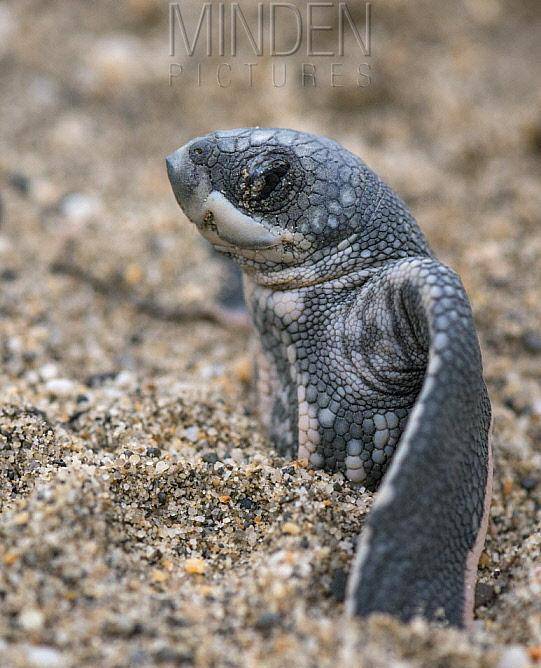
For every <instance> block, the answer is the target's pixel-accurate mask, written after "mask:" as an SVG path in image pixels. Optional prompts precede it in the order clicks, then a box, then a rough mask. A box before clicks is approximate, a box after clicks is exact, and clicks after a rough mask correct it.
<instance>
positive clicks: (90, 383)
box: [85, 371, 118, 387]
mask: <svg viewBox="0 0 541 668" xmlns="http://www.w3.org/2000/svg"><path fill="white" fill-rule="evenodd" d="M117 376H118V371H106V372H105V373H95V374H92V375H91V376H88V378H87V379H86V380H85V385H86V386H87V387H99V386H100V385H103V384H104V383H106V382H107V381H109V380H114V379H115V378H116V377H117Z"/></svg>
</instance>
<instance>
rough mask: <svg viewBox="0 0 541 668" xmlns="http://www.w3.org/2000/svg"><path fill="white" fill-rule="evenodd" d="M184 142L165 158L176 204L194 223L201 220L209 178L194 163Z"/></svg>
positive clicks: (201, 168) (204, 170)
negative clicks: (183, 144)
mask: <svg viewBox="0 0 541 668" xmlns="http://www.w3.org/2000/svg"><path fill="white" fill-rule="evenodd" d="M189 146H190V144H186V146H183V147H182V148H179V149H178V150H177V151H175V152H174V153H171V155H169V156H168V157H167V158H166V159H165V163H166V165H167V175H168V177H169V182H170V183H171V188H172V189H173V193H174V195H175V199H176V200H177V203H178V205H179V206H180V208H181V209H182V210H183V211H184V213H185V214H186V215H187V216H188V218H190V220H192V221H193V222H194V223H195V224H196V225H199V224H200V223H201V222H202V210H203V206H204V202H205V200H206V199H207V197H208V196H209V194H210V179H209V177H208V174H207V170H206V169H205V167H204V166H202V165H196V164H195V163H194V162H193V161H192V160H191V159H190V155H189V150H188V149H189Z"/></svg>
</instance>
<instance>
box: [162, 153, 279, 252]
mask: <svg viewBox="0 0 541 668" xmlns="http://www.w3.org/2000/svg"><path fill="white" fill-rule="evenodd" d="M194 141H197V140H194ZM191 143H192V142H190V144H191ZM190 144H186V146H183V147H182V148H179V149H178V150H177V151H175V152H174V153H171V155H170V156H168V157H167V158H166V160H165V162H166V165H167V175H168V176H169V181H170V183H171V187H172V189H173V193H174V194H175V198H176V200H177V202H178V205H179V206H180V208H181V209H182V210H183V211H184V213H185V214H186V215H187V216H188V218H189V219H190V220H191V221H192V222H193V223H195V225H196V226H197V228H198V229H199V231H200V232H201V234H202V235H203V236H204V237H205V238H206V239H207V240H208V241H210V242H211V243H212V244H214V245H215V246H219V247H222V246H226V247H229V248H231V247H235V248H238V249H245V250H262V249H270V248H273V247H274V246H277V245H278V244H280V243H281V241H282V236H283V235H281V234H279V235H277V234H273V233H272V232H271V231H270V230H268V229H267V228H266V227H265V226H264V225H261V223H258V222H257V221H255V220H253V219H252V218H251V217H250V216H248V215H246V214H245V213H244V212H242V211H240V210H239V209H237V208H236V207H235V206H234V205H233V204H232V203H231V202H230V201H229V200H228V199H227V198H226V197H225V195H224V194H223V193H221V192H218V191H216V190H212V187H211V183H210V178H209V174H208V170H207V168H206V167H205V166H204V165H197V164H195V163H194V162H193V161H192V159H191V158H190V153H189V147H190Z"/></svg>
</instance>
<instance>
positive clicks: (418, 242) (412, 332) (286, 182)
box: [167, 128, 492, 626]
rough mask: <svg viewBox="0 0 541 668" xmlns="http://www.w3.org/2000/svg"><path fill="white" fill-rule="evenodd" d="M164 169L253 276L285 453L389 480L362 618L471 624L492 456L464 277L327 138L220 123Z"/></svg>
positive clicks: (361, 595) (251, 294)
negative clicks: (222, 127)
mask: <svg viewBox="0 0 541 668" xmlns="http://www.w3.org/2000/svg"><path fill="white" fill-rule="evenodd" d="M167 169H168V174H169V179H170V181H171V185H172V187H173V191H174V193H175V196H176V199H177V201H178V203H179V205H180V206H181V207H182V209H183V210H184V212H185V213H186V215H187V216H188V218H190V220H191V221H192V222H194V223H195V225H196V226H197V228H198V230H199V231H200V232H201V234H202V235H203V236H204V237H205V238H206V239H207V240H209V241H210V242H211V243H212V244H213V246H214V247H215V248H216V249H217V250H219V251H221V252H223V253H225V254H226V255H228V256H229V257H231V258H233V259H234V260H235V261H236V262H237V263H238V264H239V266H240V267H241V269H242V271H243V274H244V285H245V296H246V302H247V305H248V309H249V311H250V313H251V317H252V319H253V323H254V325H255V328H256V330H257V332H258V335H259V336H258V340H259V344H260V348H261V351H260V355H259V360H258V362H259V373H258V389H259V394H260V402H259V405H260V409H261V418H262V421H263V423H264V425H265V426H266V428H267V429H268V433H269V435H270V438H271V439H272V442H273V443H274V445H275V447H276V448H277V449H278V450H279V451H280V452H282V453H284V454H286V453H287V454H290V455H291V456H293V457H297V458H299V459H306V460H308V461H309V462H310V464H311V465H312V466H314V467H318V468H324V469H326V470H328V471H342V472H343V473H344V474H345V475H346V476H347V478H348V479H349V480H350V481H351V482H352V483H356V484H359V485H363V486H365V487H366V488H368V489H370V490H376V489H378V494H377V497H376V500H375V503H374V506H373V509H372V511H371V513H370V515H369V517H368V519H367V522H366V526H365V528H364V530H363V533H362V535H361V538H360V541H359V547H358V553H357V557H356V559H355V563H354V565H353V567H352V571H351V575H350V578H349V587H348V600H347V608H348V610H349V612H350V613H352V614H358V615H362V616H364V615H367V614H370V613H372V612H384V613H389V614H392V615H395V616H397V617H399V618H400V619H402V620H405V621H406V620H409V619H411V618H412V617H413V616H414V615H417V614H420V615H423V616H425V617H426V618H428V619H441V620H444V621H446V622H447V623H449V624H453V625H458V626H462V625H464V624H467V623H468V622H469V621H470V620H471V618H472V615H473V594H474V585H475V577H476V571H477V563H478V559H479V555H480V552H481V548H482V545H483V541H484V537H485V533H486V524H487V518H488V507H489V503H490V495H491V492H490V490H491V472H492V465H491V454H490V445H489V439H488V434H489V427H490V403H489V399H488V395H487V391H486V387H485V384H484V381H483V377H482V365H481V355H480V351H479V344H478V341H477V336H476V332H475V327H474V322H473V318H472V313H471V308H470V305H469V302H468V298H467V296H466V294H465V292H464V288H463V287H462V284H461V282H460V279H459V278H458V276H457V275H456V274H455V273H454V272H453V271H452V270H451V269H448V268H447V267H446V266H444V265H442V264H441V263H440V262H439V261H438V260H437V259H436V258H435V257H434V254H433V253H432V251H431V250H430V248H429V246H428V244H427V241H426V239H425V237H424V235H423V233H422V232H421V230H420V229H419V227H418V225H417V223H416V221H415V220H414V218H413V217H412V215H411V214H410V212H409V211H408V209H407V208H406V206H405V205H404V203H403V202H402V201H401V200H400V198H399V197H398V196H397V195H395V194H394V193H393V191H392V190H391V189H390V188H389V187H388V186H387V185H385V184H384V183H383V182H382V181H381V180H380V179H379V178H378V176H376V174H375V173H374V172H373V171H371V170H370V169H369V168H368V167H367V166H366V165H365V164H364V163H363V162H362V161H361V160H360V159H359V158H357V157H356V156H355V155H353V154H352V153H350V152H349V151H347V150H345V149H344V148H342V147H341V146H340V145H338V144H337V143H335V142H333V141H330V140H329V139H325V138H322V137H318V136H314V135H310V134H305V133H303V132H296V131H293V130H283V129H260V128H252V129H249V128H246V129H239V130H232V131H227V132H213V133H211V134H209V135H207V136H206V137H202V138H197V139H194V140H193V141H191V142H189V143H188V144H187V145H186V146H184V147H183V148H180V149H179V150H177V151H176V152H174V153H173V154H172V155H170V156H169V157H168V158H167Z"/></svg>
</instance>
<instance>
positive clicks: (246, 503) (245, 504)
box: [239, 498, 255, 510]
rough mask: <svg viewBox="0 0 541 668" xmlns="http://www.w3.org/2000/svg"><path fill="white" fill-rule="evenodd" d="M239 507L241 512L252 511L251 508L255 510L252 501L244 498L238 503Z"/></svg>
mask: <svg viewBox="0 0 541 668" xmlns="http://www.w3.org/2000/svg"><path fill="white" fill-rule="evenodd" d="M239 506H240V507H241V508H242V509H243V510H252V509H253V508H255V503H254V502H253V501H252V499H248V498H245V499H241V500H240V501H239Z"/></svg>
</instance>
